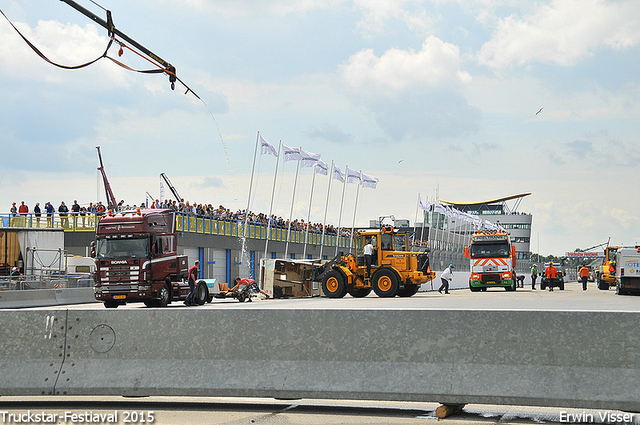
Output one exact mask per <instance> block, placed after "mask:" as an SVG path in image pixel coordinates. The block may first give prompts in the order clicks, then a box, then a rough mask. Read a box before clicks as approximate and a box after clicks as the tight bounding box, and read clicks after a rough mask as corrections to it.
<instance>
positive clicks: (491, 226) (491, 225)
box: [484, 220, 498, 230]
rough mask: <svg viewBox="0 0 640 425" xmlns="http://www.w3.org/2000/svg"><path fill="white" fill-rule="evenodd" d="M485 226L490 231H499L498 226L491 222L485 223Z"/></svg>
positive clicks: (486, 221)
mask: <svg viewBox="0 0 640 425" xmlns="http://www.w3.org/2000/svg"><path fill="white" fill-rule="evenodd" d="M484 226H485V227H486V228H487V229H489V230H498V226H496V225H495V224H493V223H492V222H490V221H489V220H485V221H484Z"/></svg>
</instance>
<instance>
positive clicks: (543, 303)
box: [34, 282, 640, 312]
mask: <svg viewBox="0 0 640 425" xmlns="http://www.w3.org/2000/svg"><path fill="white" fill-rule="evenodd" d="M426 285H429V284H426ZM434 285H435V284H434ZM427 287H428V286H427ZM34 308H37V309H42V308H45V309H54V310H67V309H69V310H72V309H101V308H104V307H103V306H102V304H99V303H87V304H76V305H67V306H57V307H34ZM123 308H126V309H128V308H147V307H146V306H145V305H144V304H142V303H135V304H127V305H125V306H120V307H118V309H123ZM167 308H189V309H207V308H215V309H227V308H232V309H242V308H250V309H255V308H259V309H382V310H387V309H412V310H424V309H426V310H437V309H443V310H451V309H464V310H555V311H626V312H640V296H634V295H622V296H621V295H616V294H615V291H614V290H613V289H610V290H608V291H600V290H598V289H597V287H596V285H595V284H594V283H590V284H589V286H588V288H587V290H586V291H583V290H582V287H581V285H580V284H579V283H577V282H570V283H567V284H566V285H565V290H564V291H560V290H559V289H557V288H556V289H555V290H554V291H553V292H549V291H548V290H545V291H542V290H540V289H539V288H538V289H537V290H531V286H530V285H526V287H525V288H518V289H517V290H516V291H515V292H507V291H505V290H504V289H501V288H490V289H489V290H487V291H486V292H471V291H469V289H455V290H451V291H450V294H449V295H446V294H444V293H443V294H440V293H438V292H437V291H427V292H418V293H417V294H416V295H414V296H413V297H410V298H400V297H395V298H390V299H389V298H378V297H377V296H376V295H374V294H373V293H371V294H370V295H369V296H367V297H365V298H352V297H350V296H349V295H347V296H345V297H344V298H340V299H329V298H324V297H322V298H320V297H316V298H297V299H277V300H257V299H255V298H254V301H253V302H246V301H245V302H244V303H240V302H238V301H237V300H234V299H231V298H227V299H214V300H213V301H212V302H211V304H205V305H203V306H197V307H187V306H185V305H184V304H183V303H182V302H174V303H172V304H170V305H169V306H168V307H167Z"/></svg>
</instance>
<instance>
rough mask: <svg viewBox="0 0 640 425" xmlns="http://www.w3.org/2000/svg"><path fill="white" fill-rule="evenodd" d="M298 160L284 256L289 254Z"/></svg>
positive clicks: (298, 168) (298, 169) (297, 168)
mask: <svg viewBox="0 0 640 425" xmlns="http://www.w3.org/2000/svg"><path fill="white" fill-rule="evenodd" d="M300 152H302V146H301V147H300ZM300 162H301V160H300V159H299V160H298V166H297V167H296V177H295V179H294V180H293V194H291V209H290V210H289V225H288V226H287V244H286V245H285V248H284V258H287V254H289V236H290V234H291V218H292V217H293V204H294V203H295V199H296V186H297V185H298V172H299V171H300Z"/></svg>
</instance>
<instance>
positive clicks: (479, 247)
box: [471, 241, 509, 258]
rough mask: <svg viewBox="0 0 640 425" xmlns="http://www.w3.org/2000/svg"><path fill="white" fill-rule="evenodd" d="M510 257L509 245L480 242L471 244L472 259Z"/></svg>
mask: <svg viewBox="0 0 640 425" xmlns="http://www.w3.org/2000/svg"><path fill="white" fill-rule="evenodd" d="M507 257H509V243H508V242H507V241H504V242H478V243H472V244H471V258H507Z"/></svg>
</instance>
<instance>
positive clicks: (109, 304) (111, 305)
mask: <svg viewBox="0 0 640 425" xmlns="http://www.w3.org/2000/svg"><path fill="white" fill-rule="evenodd" d="M104 307H105V308H118V303H116V302H113V301H105V302H104Z"/></svg>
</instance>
